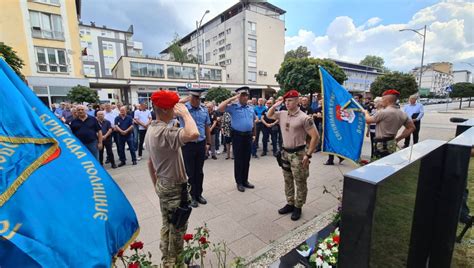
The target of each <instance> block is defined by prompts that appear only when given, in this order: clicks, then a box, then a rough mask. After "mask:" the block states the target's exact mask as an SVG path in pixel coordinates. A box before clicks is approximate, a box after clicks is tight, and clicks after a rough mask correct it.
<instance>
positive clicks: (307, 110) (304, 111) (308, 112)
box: [300, 105, 314, 115]
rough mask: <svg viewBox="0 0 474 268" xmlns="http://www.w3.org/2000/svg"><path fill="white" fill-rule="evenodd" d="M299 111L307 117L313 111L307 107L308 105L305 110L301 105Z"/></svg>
mask: <svg viewBox="0 0 474 268" xmlns="http://www.w3.org/2000/svg"><path fill="white" fill-rule="evenodd" d="M300 110H301V111H302V112H303V113H305V114H308V115H309V114H313V113H314V111H313V109H311V106H309V105H308V107H306V108H305V107H303V105H301V106H300Z"/></svg>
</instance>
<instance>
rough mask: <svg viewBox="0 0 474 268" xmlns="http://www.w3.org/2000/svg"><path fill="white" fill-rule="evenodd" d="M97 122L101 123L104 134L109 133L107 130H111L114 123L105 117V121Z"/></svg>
mask: <svg viewBox="0 0 474 268" xmlns="http://www.w3.org/2000/svg"><path fill="white" fill-rule="evenodd" d="M97 122H98V123H99V126H100V128H101V130H102V135H105V134H107V131H109V129H111V128H112V124H111V123H110V121H109V120H107V119H104V121H102V123H100V122H99V120H97ZM110 137H112V136H109V138H110Z"/></svg>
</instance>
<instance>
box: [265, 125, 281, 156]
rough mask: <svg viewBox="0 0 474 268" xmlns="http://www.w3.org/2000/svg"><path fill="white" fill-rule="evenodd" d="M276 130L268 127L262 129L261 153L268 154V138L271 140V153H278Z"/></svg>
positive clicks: (277, 132)
mask: <svg viewBox="0 0 474 268" xmlns="http://www.w3.org/2000/svg"><path fill="white" fill-rule="evenodd" d="M278 134H279V131H278V128H275V127H274V128H269V127H264V128H263V138H262V143H263V151H264V152H265V153H266V152H268V140H269V139H270V136H271V138H272V149H273V153H276V152H277V151H278V140H277V139H278Z"/></svg>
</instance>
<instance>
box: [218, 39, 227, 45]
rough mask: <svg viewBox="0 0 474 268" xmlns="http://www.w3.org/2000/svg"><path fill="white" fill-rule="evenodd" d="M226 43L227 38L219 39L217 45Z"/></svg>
mask: <svg viewBox="0 0 474 268" xmlns="http://www.w3.org/2000/svg"><path fill="white" fill-rule="evenodd" d="M224 43H225V39H222V40H219V41H218V42H217V43H216V45H218V46H220V45H223V44H224Z"/></svg>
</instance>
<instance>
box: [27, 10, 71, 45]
mask: <svg viewBox="0 0 474 268" xmlns="http://www.w3.org/2000/svg"><path fill="white" fill-rule="evenodd" d="M30 20H31V32H32V35H33V37H37V38H48V39H55V40H64V31H63V25H62V20H61V16H58V15H53V14H47V13H41V12H37V11H30Z"/></svg>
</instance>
